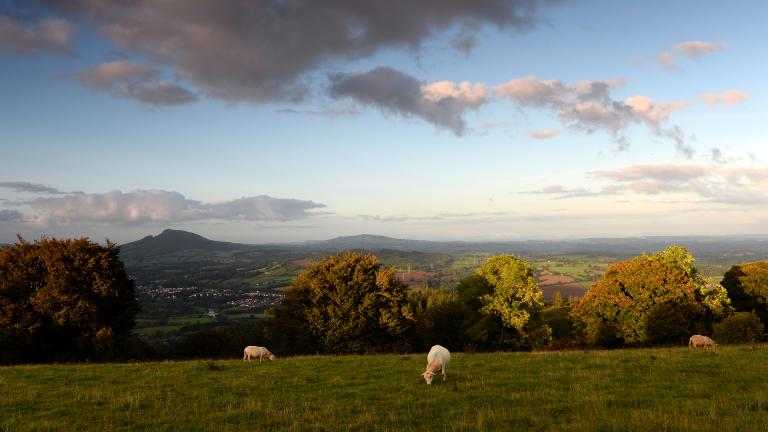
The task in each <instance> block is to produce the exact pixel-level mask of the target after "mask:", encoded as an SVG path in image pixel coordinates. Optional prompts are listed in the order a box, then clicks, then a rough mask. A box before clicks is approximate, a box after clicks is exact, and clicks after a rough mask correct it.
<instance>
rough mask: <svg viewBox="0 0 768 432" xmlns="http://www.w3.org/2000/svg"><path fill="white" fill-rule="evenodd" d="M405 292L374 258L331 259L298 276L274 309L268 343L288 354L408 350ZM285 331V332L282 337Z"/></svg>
mask: <svg viewBox="0 0 768 432" xmlns="http://www.w3.org/2000/svg"><path fill="white" fill-rule="evenodd" d="M407 290H408V287H407V285H405V284H404V283H403V282H402V281H400V280H399V279H398V278H397V274H396V271H395V270H394V269H392V268H384V267H383V266H382V265H381V264H380V263H379V262H378V259H377V258H376V257H375V256H373V255H364V254H360V253H355V252H351V253H347V254H343V255H335V256H331V257H328V258H326V259H324V260H323V261H322V262H320V263H317V264H314V265H312V266H310V267H309V268H308V269H307V270H305V271H304V272H302V273H301V274H299V275H298V276H297V277H296V278H295V279H294V280H293V283H292V284H291V287H290V288H288V290H286V292H285V297H284V299H283V301H282V304H281V306H280V307H278V308H276V309H274V310H272V312H271V314H272V315H273V317H274V320H273V322H272V323H271V325H270V328H269V329H268V331H269V335H270V338H272V339H275V338H280V337H285V338H288V339H290V340H289V341H287V342H285V348H286V349H287V350H288V351H292V352H302V351H303V352H315V351H318V352H334V353H360V352H369V351H385V352H386V351H392V350H408V349H409V348H410V347H409V346H407V338H406V337H405V336H406V333H407V332H408V331H410V330H411V328H412V326H413V322H414V319H413V314H412V312H411V309H410V308H409V306H408V299H407ZM283 332H284V333H283Z"/></svg>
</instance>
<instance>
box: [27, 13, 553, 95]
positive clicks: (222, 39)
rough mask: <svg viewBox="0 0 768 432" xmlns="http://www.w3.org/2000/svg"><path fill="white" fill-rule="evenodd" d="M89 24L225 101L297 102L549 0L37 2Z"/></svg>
mask: <svg viewBox="0 0 768 432" xmlns="http://www.w3.org/2000/svg"><path fill="white" fill-rule="evenodd" d="M42 1H43V2H44V3H45V4H47V5H48V6H49V7H50V8H52V9H53V10H57V11H59V12H60V13H62V14H64V15H72V16H77V17H78V18H82V17H85V18H88V19H91V20H93V21H95V22H96V23H97V24H98V25H99V26H100V28H101V31H102V33H103V34H104V35H106V36H107V37H108V38H109V39H111V40H112V41H113V42H114V43H115V44H116V45H118V47H119V48H120V49H122V50H126V51H127V52H131V53H133V54H139V55H143V56H146V57H147V58H149V59H151V60H152V61H154V62H157V63H159V64H162V65H165V66H168V67H170V68H172V69H173V71H174V73H175V74H176V75H178V76H179V77H181V79H183V80H184V81H187V82H190V83H192V84H193V85H195V86H196V87H197V88H198V89H199V90H200V91H201V92H202V93H204V94H206V95H208V96H210V97H214V98H220V99H224V100H229V101H250V102H264V101H274V100H293V101H295V100H300V99H301V98H302V97H303V96H304V95H305V94H306V92H307V90H306V86H305V82H304V79H305V78H306V73H307V72H309V71H312V70H315V69H317V68H318V67H322V66H326V65H328V64H331V63H333V62H338V61H340V60H341V61H345V60H351V59H356V58H362V57H367V56H370V55H372V54H374V53H375V52H377V51H378V50H380V49H382V48H391V47H408V48H413V47H418V46H419V45H420V44H421V43H422V42H423V41H424V40H426V39H427V38H429V37H431V36H433V35H435V34H437V33H439V32H443V31H447V30H449V29H452V28H455V27H456V26H459V27H462V28H464V29H466V30H465V32H464V33H463V38H462V41H463V42H460V43H459V46H463V47H464V48H469V46H470V45H471V40H472V39H471V36H472V35H473V34H474V30H473V29H475V28H481V27H484V26H487V25H493V26H496V27H499V28H514V29H527V28H530V27H531V26H532V25H533V24H534V23H535V22H536V20H537V18H536V16H537V9H538V8H539V6H540V5H541V4H550V3H554V2H555V1H554V0H475V1H466V0H440V1H437V0H429V1H416V2H415V1H412V0H390V1H387V2H379V1H350V0H252V1H242V0H219V1H214V2H211V1H194V0H166V1H163V2H150V1H125V0H42Z"/></svg>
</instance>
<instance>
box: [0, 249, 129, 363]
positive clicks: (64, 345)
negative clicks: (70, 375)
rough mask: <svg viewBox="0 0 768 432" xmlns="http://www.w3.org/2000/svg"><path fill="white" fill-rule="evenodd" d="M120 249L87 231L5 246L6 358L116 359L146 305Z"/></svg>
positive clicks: (2, 321)
mask: <svg viewBox="0 0 768 432" xmlns="http://www.w3.org/2000/svg"><path fill="white" fill-rule="evenodd" d="M119 251H120V249H119V247H117V246H116V245H115V244H113V243H110V242H107V246H100V245H98V244H96V243H93V242H91V241H89V240H88V239H87V238H80V239H74V240H55V239H47V238H43V239H40V240H37V241H35V242H34V243H29V242H27V241H25V240H23V239H21V238H19V240H18V242H17V243H16V244H14V245H8V246H4V247H3V248H2V249H0V357H1V359H2V360H3V361H9V362H20V361H32V360H34V361H46V360H79V359H87V358H91V359H108V358H111V357H112V356H113V355H114V354H115V353H116V349H117V348H119V345H120V344H121V343H123V342H126V339H127V338H128V336H129V333H130V331H131V329H132V328H133V326H134V325H135V321H134V317H135V315H136V313H137V312H138V310H139V304H138V302H137V300H136V296H135V291H134V284H133V281H132V280H131V279H129V278H128V275H127V274H126V272H125V268H124V266H123V263H122V262H121V261H120V260H119V258H118V254H119Z"/></svg>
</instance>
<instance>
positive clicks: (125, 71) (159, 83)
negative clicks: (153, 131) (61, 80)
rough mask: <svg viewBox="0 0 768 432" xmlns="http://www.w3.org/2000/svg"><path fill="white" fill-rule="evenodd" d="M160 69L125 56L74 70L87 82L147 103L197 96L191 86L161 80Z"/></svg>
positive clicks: (174, 101) (161, 103)
mask: <svg viewBox="0 0 768 432" xmlns="http://www.w3.org/2000/svg"><path fill="white" fill-rule="evenodd" d="M159 75H160V71H159V70H158V69H156V68H154V67H153V66H150V65H148V64H146V63H141V62H133V61H126V60H119V61H113V62H109V63H101V64H99V65H96V66H94V67H92V68H90V69H87V70H84V71H82V72H78V73H76V74H73V76H74V78H76V79H77V80H78V81H80V83H81V84H83V85H84V86H86V87H88V88H90V89H92V90H97V91H103V92H107V93H111V94H114V95H117V96H122V97H126V98H129V99H135V100H138V101H140V102H142V103H144V104H146V105H153V106H167V105H182V104H187V103H191V102H194V101H196V100H197V96H195V94H194V93H192V92H190V91H189V90H187V89H185V88H183V87H181V86H179V85H176V84H173V83H170V82H168V81H163V80H158V79H157V77H158V76H159Z"/></svg>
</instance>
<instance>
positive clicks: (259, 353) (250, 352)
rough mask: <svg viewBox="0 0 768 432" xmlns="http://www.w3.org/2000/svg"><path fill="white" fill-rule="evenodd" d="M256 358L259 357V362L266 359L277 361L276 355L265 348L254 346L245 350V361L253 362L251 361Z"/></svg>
mask: <svg viewBox="0 0 768 432" xmlns="http://www.w3.org/2000/svg"><path fill="white" fill-rule="evenodd" d="M255 357H258V358H259V361H261V360H262V359H263V358H264V357H266V358H268V359H269V360H270V361H272V360H274V359H275V355H274V354H272V353H271V352H269V350H268V349H266V348H264V347H260V346H253V345H250V346H247V347H245V349H244V350H243V361H245V360H248V361H251V359H252V358H255Z"/></svg>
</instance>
